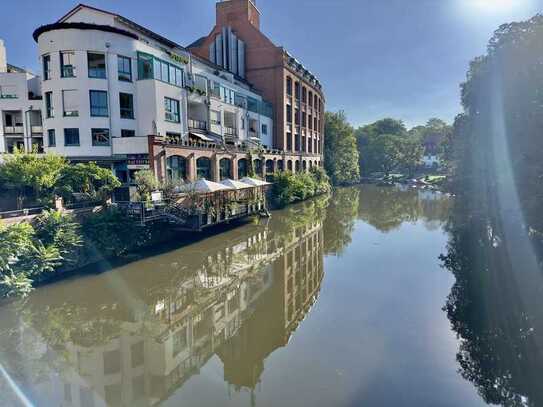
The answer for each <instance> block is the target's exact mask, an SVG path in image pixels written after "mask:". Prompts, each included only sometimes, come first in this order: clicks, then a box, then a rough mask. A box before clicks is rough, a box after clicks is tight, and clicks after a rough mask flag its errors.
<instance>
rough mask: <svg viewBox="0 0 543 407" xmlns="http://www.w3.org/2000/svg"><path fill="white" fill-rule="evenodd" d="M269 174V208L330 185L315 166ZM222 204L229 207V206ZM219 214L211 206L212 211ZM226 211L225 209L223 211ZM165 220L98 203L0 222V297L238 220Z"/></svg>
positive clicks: (137, 255) (223, 228)
mask: <svg viewBox="0 0 543 407" xmlns="http://www.w3.org/2000/svg"><path fill="white" fill-rule="evenodd" d="M275 178H276V179H275V183H274V186H273V189H272V193H271V197H272V199H271V200H270V202H271V207H272V208H275V209H279V208H283V207H285V206H287V205H290V204H293V203H296V202H300V201H304V200H307V199H310V198H313V197H316V196H319V195H325V194H327V193H329V192H330V190H331V187H330V184H329V181H328V178H327V176H326V174H325V173H324V171H323V170H322V169H320V168H315V169H314V170H311V171H310V172H308V173H304V174H290V173H285V174H277V175H276V177H275ZM204 206H205V205H204ZM226 206H227V207H228V208H229V209H230V206H231V205H230V204H228V203H227V205H226ZM206 207H207V206H206ZM221 213H222V212H219V211H216V212H215V215H214V216H221ZM227 215H228V213H227V212H225V213H224V216H227ZM255 215H256V212H255ZM208 217H209V216H208ZM212 218H213V215H212ZM252 218H254V217H253V216H251V217H249V218H248V219H252ZM170 223H171V222H168V219H167V217H166V218H164V219H162V218H161V219H158V221H154V222H142V221H141V219H140V218H139V216H138V217H137V219H136V218H135V217H134V216H131V215H130V213H129V212H127V211H121V210H119V209H118V208H116V207H115V206H103V207H100V208H94V210H93V211H91V212H90V213H85V214H81V216H74V215H72V214H69V213H65V212H57V211H52V210H51V211H45V212H43V213H42V214H40V215H37V216H36V217H34V218H33V219H30V220H26V221H23V222H20V223H12V224H9V225H1V224H0V240H2V241H3V242H5V243H6V245H5V246H6V247H5V248H4V250H3V251H1V252H0V260H2V271H3V272H2V275H1V276H0V277H1V278H2V279H1V280H0V297H3V298H7V297H17V296H26V295H28V294H29V293H30V292H31V291H32V290H33V289H34V288H35V287H38V286H42V285H45V284H49V283H52V282H57V281H60V280H63V279H67V278H70V277H74V276H77V275H80V274H86V273H88V272H89V270H92V272H97V271H98V270H99V269H100V268H101V267H99V265H100V264H104V265H107V266H106V267H103V268H104V269H107V268H110V267H111V266H110V265H111V264H118V265H122V264H125V263H130V262H132V261H134V260H137V259H141V258H142V255H141V254H142V253H146V254H145V256H147V255H149V253H153V252H156V251H157V250H158V252H160V250H161V249H160V248H159V246H160V247H161V248H162V250H168V249H177V248H179V247H182V245H183V244H188V243H192V242H195V241H199V240H202V239H205V238H208V237H210V236H214V235H217V234H221V233H223V232H224V231H227V230H229V229H231V228H233V227H237V226H238V225H240V224H242V223H244V220H243V219H238V220H236V219H234V218H232V220H228V222H225V223H224V224H220V223H219V224H217V225H213V227H210V228H205V229H201V230H200V233H198V234H194V233H190V234H187V233H183V232H179V228H178V227H176V226H175V225H172V224H170ZM202 230H205V232H203V231H202ZM196 236H197V237H196ZM164 245H165V246H164ZM145 256H144V257H145Z"/></svg>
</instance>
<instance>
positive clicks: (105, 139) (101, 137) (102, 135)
mask: <svg viewBox="0 0 543 407" xmlns="http://www.w3.org/2000/svg"><path fill="white" fill-rule="evenodd" d="M91 136H92V145H93V146H95V147H102V146H109V145H110V138H109V129H91Z"/></svg>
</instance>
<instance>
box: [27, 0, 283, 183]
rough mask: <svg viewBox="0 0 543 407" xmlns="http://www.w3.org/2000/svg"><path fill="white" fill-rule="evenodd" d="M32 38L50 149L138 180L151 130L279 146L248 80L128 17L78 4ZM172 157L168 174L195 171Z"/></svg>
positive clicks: (195, 140) (180, 138)
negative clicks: (137, 174)
mask: <svg viewBox="0 0 543 407" xmlns="http://www.w3.org/2000/svg"><path fill="white" fill-rule="evenodd" d="M34 39H35V40H36V42H37V43H38V48H39V56H40V61H41V64H42V67H43V84H42V91H43V116H44V132H45V134H46V142H45V149H46V150H47V151H52V152H56V153H58V154H61V155H63V156H66V157H68V158H69V159H71V160H72V161H97V162H99V163H100V164H101V165H106V166H111V167H112V168H113V169H114V170H115V172H116V174H117V176H118V177H119V178H120V179H121V180H123V181H125V182H130V180H131V179H132V178H133V175H134V173H135V172H136V171H138V170H140V169H143V168H149V147H148V146H149V143H148V136H149V135H153V136H156V137H159V138H161V139H162V140H165V141H166V142H167V144H173V145H182V146H184V147H188V148H190V147H191V146H192V145H199V146H203V145H205V144H206V143H208V144H213V145H222V144H230V145H232V146H242V145H243V146H252V147H259V146H263V147H266V146H268V145H271V144H272V132H273V119H272V117H271V116H272V112H271V107H270V104H269V103H268V102H266V101H265V100H264V99H263V98H262V96H261V94H259V93H258V92H257V91H256V90H255V89H253V88H252V87H251V85H250V84H249V83H247V82H246V81H244V80H239V78H235V77H234V75H232V74H231V73H230V72H228V71H227V70H224V69H221V68H220V67H218V66H215V65H213V64H211V63H209V62H208V61H205V60H202V59H199V58H197V57H194V56H192V55H191V54H190V53H188V52H187V51H186V50H185V49H184V48H183V47H182V46H180V45H178V44H177V43H175V42H173V41H171V40H168V39H166V38H164V37H162V36H160V35H158V34H156V33H154V32H152V31H150V30H149V29H147V28H144V27H142V26H140V25H138V24H136V23H134V22H132V21H130V20H128V19H126V18H124V17H122V16H119V15H117V14H114V13H110V12H107V11H104V10H99V9H96V8H93V7H89V6H85V5H78V6H77V7H75V8H74V9H73V10H71V11H70V12H69V13H68V14H66V15H65V16H63V17H62V18H61V19H59V20H58V21H57V22H56V23H53V24H49V25H45V26H42V27H40V28H38V29H37V30H36V31H35V32H34ZM187 155H188V154H187ZM167 165H168V167H169V169H168V171H165V172H164V174H165V175H166V174H167V175H168V176H170V177H174V178H186V177H187V175H188V174H191V172H190V171H187V169H186V163H185V162H182V161H180V160H178V159H175V160H173V159H172V160H170V161H169V162H168V163H167ZM211 172H212V171H211V169H210V168H209V169H208V170H207V171H206V170H205V169H204V170H203V171H202V173H203V174H204V175H209V174H211Z"/></svg>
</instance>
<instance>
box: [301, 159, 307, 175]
mask: <svg viewBox="0 0 543 407" xmlns="http://www.w3.org/2000/svg"><path fill="white" fill-rule="evenodd" d="M302 167H303V169H304V172H305V171H307V162H306V161H305V160H304V161H303V163H302Z"/></svg>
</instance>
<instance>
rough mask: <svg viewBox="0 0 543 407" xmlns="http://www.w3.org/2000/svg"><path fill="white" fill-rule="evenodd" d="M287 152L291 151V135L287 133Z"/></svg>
mask: <svg viewBox="0 0 543 407" xmlns="http://www.w3.org/2000/svg"><path fill="white" fill-rule="evenodd" d="M287 151H292V133H287Z"/></svg>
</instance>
